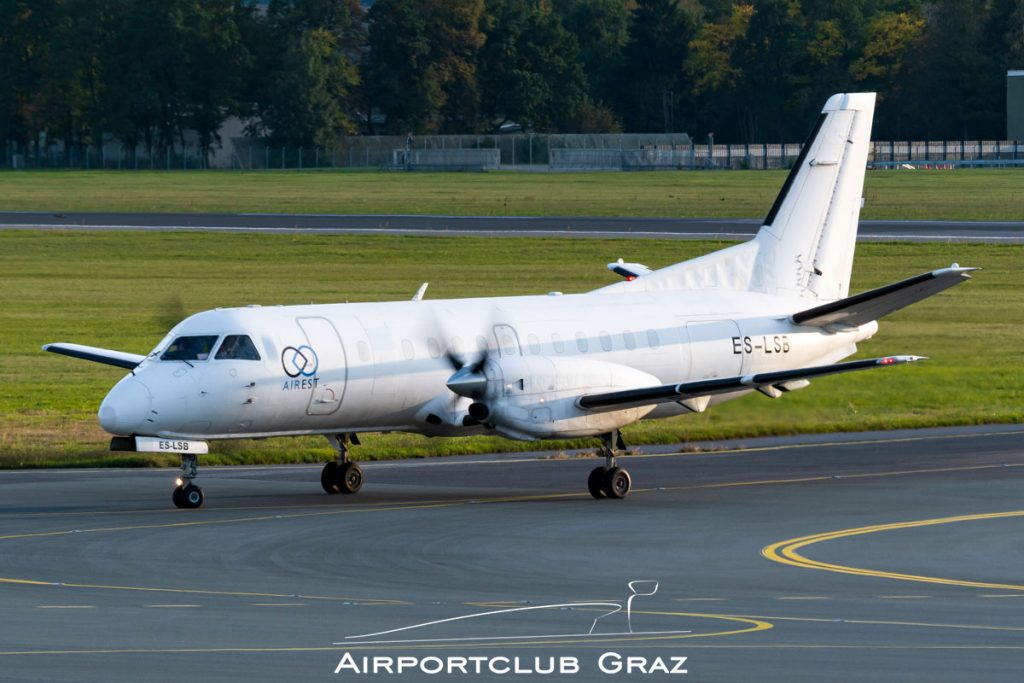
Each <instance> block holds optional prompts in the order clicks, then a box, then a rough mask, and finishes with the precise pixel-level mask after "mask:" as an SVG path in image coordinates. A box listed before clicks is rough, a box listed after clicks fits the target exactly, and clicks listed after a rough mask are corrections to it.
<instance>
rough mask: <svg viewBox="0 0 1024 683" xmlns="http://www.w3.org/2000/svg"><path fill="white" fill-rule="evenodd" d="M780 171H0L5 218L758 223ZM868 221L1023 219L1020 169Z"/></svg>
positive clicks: (937, 180) (938, 181) (874, 195)
mask: <svg viewBox="0 0 1024 683" xmlns="http://www.w3.org/2000/svg"><path fill="white" fill-rule="evenodd" d="M784 179H785V171H720V172H716V171H710V172H709V171H672V172H649V173H648V172H638V173H510V172H497V173H381V172H377V171H365V170H360V171H255V172H241V171H172V172H160V171H123V172H118V171H92V172H90V171H3V172H0V211H40V210H44V211H55V212H60V211H160V212H163V211H169V212H228V213H241V212H271V213H368V214H379V213H387V214H440V215H481V216H534V215H537V216H541V215H543V216H560V215H567V216H633V217H644V216H691V217H729V218H755V217H761V216H764V215H765V214H766V213H767V211H768V208H769V207H770V206H771V203H772V201H773V200H774V198H775V195H776V193H777V192H778V190H779V187H780V186H781V185H782V182H783V180H784ZM865 196H866V199H867V202H866V206H865V209H864V212H863V217H864V218H868V219H871V218H878V219H892V220H901V219H921V220H1015V221H1019V220H1024V170H1005V169H970V170H958V171H924V170H922V171H871V172H869V173H868V176H867V181H866V187H865Z"/></svg>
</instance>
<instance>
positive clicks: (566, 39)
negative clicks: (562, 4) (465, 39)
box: [481, 0, 586, 132]
mask: <svg viewBox="0 0 1024 683" xmlns="http://www.w3.org/2000/svg"><path fill="white" fill-rule="evenodd" d="M488 13H489V17H490V25H489V28H488V31H487V43H486V44H485V46H484V49H483V51H482V52H481V62H482V68H481V71H482V74H481V82H482V86H483V88H482V89H483V111H484V114H485V115H486V117H487V118H488V120H489V121H491V123H492V125H493V126H494V127H496V128H497V127H500V126H501V125H502V124H504V123H506V122H515V123H518V124H520V125H521V126H523V128H526V129H529V130H535V131H543V132H549V131H550V132H553V131H557V130H566V129H567V128H568V127H569V126H570V124H571V122H573V121H574V120H576V117H577V116H578V114H579V113H580V107H581V106H583V103H584V102H585V98H586V78H585V76H584V73H583V67H582V64H581V63H580V61H579V44H578V43H577V41H576V38H575V36H573V34H571V33H569V32H568V31H566V30H565V28H564V27H563V26H562V24H561V21H559V18H558V16H557V15H555V14H554V12H553V11H552V8H551V5H550V4H549V3H548V2H546V0H531V1H529V2H523V1H521V0H493V1H492V2H490V3H488Z"/></svg>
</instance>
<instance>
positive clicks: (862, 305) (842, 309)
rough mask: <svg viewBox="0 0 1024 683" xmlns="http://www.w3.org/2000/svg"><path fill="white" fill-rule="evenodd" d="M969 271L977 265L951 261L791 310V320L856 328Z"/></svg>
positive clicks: (924, 296) (967, 277)
mask: <svg viewBox="0 0 1024 683" xmlns="http://www.w3.org/2000/svg"><path fill="white" fill-rule="evenodd" d="M972 270H977V268H961V267H960V266H959V265H957V264H956V263H954V264H953V265H952V266H950V267H949V268H941V269H939V270H933V271H932V272H930V273H923V274H921V275H917V276H915V277H912V278H907V279H906V280H903V281H901V282H896V283H893V284H891V285H886V286H884V287H879V288H878V289H872V290H870V291H868V292H862V293H860V294H856V295H854V296H851V297H847V298H845V299H840V300H839V301H833V302H832V303H828V304H823V305H821V306H815V307H814V308H808V309H807V310H806V311H800V312H799V313H794V314H793V315H792V316H791V317H790V319H791V320H792V321H793V322H794V323H795V324H797V325H811V326H814V327H829V326H832V325H835V326H842V327H859V326H860V325H863V324H864V323H869V322H871V321H872V320H878V319H879V318H881V317H882V316H885V315H889V314H890V313H892V312H893V311H898V310H899V309H901V308H903V307H904V306H909V305H910V304H914V303H917V302H918V301H921V300H922V299H927V298H928V297H930V296H932V295H933V294H938V293H939V292H941V291H942V290H944V289H948V288H950V287H952V286H953V285H958V284H960V283H961V282H963V281H964V280H970V279H971V276H970V275H968V273H969V272H970V271H972Z"/></svg>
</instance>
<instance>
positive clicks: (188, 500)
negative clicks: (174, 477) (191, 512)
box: [171, 484, 203, 508]
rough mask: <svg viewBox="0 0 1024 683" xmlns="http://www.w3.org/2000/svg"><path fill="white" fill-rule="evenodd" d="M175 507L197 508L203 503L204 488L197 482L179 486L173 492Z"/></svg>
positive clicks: (172, 498) (172, 497)
mask: <svg viewBox="0 0 1024 683" xmlns="http://www.w3.org/2000/svg"><path fill="white" fill-rule="evenodd" d="M171 500H173V501H174V505H175V507H179V508H197V507H199V506H200V505H202V504H203V490H202V489H201V488H199V487H198V486H196V485H195V484H187V485H185V486H178V487H177V488H175V489H174V493H172V494H171Z"/></svg>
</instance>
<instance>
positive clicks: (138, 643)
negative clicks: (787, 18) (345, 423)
mask: <svg viewBox="0 0 1024 683" xmlns="http://www.w3.org/2000/svg"><path fill="white" fill-rule="evenodd" d="M741 446H743V448H740V447H741ZM711 447H712V448H714V449H715V450H714V451H712V452H706V453H699V454H693V453H691V454H673V453H671V452H665V451H666V450H670V449H653V450H647V451H644V453H643V454H641V455H636V456H630V457H628V458H623V459H622V460H621V461H620V464H623V465H625V466H627V467H628V468H629V470H630V471H631V473H632V475H633V480H634V487H635V488H634V491H633V493H632V494H631V495H630V496H629V498H627V499H626V500H622V501H595V500H592V499H591V498H590V497H589V495H587V494H586V493H585V492H584V479H585V477H586V475H587V473H588V472H589V470H590V469H591V468H592V467H593V466H594V465H595V464H596V463H597V461H596V460H593V459H589V458H584V457H561V458H559V457H554V456H553V455H552V454H526V455H507V456H494V457H470V458H449V459H443V460H418V461H404V462H395V463H388V462H380V463H369V464H367V465H366V467H365V471H366V480H367V483H366V485H365V486H364V488H363V490H362V492H361V493H359V494H358V495H356V496H344V497H343V496H327V495H325V494H323V493H322V492H321V491H320V488H319V482H318V476H319V468H318V467H317V466H295V467H238V468H203V469H201V470H200V479H199V481H200V482H201V483H202V485H203V486H204V489H205V491H206V495H207V502H206V505H205V506H204V507H203V508H201V509H199V510H176V509H174V508H172V507H171V503H170V489H171V486H172V481H171V480H172V479H173V477H174V472H173V471H171V470H78V471H74V470H61V471H7V472H0V577H2V578H0V679H3V680H4V681H36V680H47V681H143V680H154V681H166V680H183V679H187V680H204V681H211V680H212V681H220V680H225V681H226V680H243V679H244V680H258V681H264V680H265V681H281V680H329V679H332V678H334V679H341V680H344V679H345V678H346V677H347V678H348V679H349V680H351V679H354V678H355V679H364V680H365V679H370V678H373V679H376V678H378V677H379V678H381V679H390V680H399V681H401V680H439V679H444V680H448V679H449V678H454V679H457V680H477V679H478V678H492V679H508V678H510V677H512V678H516V679H522V678H525V679H532V678H534V677H535V676H531V675H529V674H522V675H515V674H505V675H498V674H486V675H484V676H476V675H462V674H459V673H456V674H454V675H453V676H450V677H449V676H445V675H440V676H439V675H427V674H425V673H423V672H422V671H420V670H415V671H412V672H406V673H404V674H401V675H399V674H394V675H389V674H384V673H381V674H379V675H378V676H369V675H361V674H356V673H354V672H352V671H351V670H348V669H343V670H342V672H341V673H339V674H337V675H335V673H334V672H335V669H336V667H337V666H338V665H339V663H340V662H341V661H342V658H343V657H345V653H348V654H349V655H350V656H351V657H352V658H353V659H352V660H351V661H354V662H357V663H358V662H359V661H360V659H361V658H362V657H363V656H370V655H379V656H389V657H399V656H411V657H417V658H430V657H440V658H456V664H458V658H463V659H464V660H468V658H471V657H483V658H486V662H490V663H492V664H493V663H495V662H496V663H497V664H496V665H497V667H498V669H501V668H502V667H503V666H504V664H503V663H502V660H501V659H500V658H503V657H504V658H509V660H511V661H514V659H513V658H514V657H517V656H518V657H519V658H520V661H519V665H520V667H521V668H527V669H529V668H532V667H534V666H537V665H538V664H537V662H538V661H539V666H540V667H541V668H542V669H543V668H544V667H546V666H547V664H546V662H547V658H548V657H550V656H554V657H569V658H575V660H576V661H577V663H578V666H579V673H578V674H576V675H564V676H550V675H549V676H543V675H536V677H537V678H540V679H549V680H606V679H608V678H609V675H608V674H605V673H602V671H601V669H600V663H601V657H602V655H604V654H605V653H609V652H611V653H617V654H618V655H621V657H622V658H623V659H622V660H619V661H622V662H624V661H625V659H624V658H625V657H642V658H645V662H647V664H646V666H648V667H650V666H653V663H654V662H655V659H656V658H658V657H661V658H662V659H663V662H664V663H665V664H666V665H667V666H670V667H671V666H672V663H671V659H670V658H671V657H684V656H685V657H687V658H688V659H687V660H686V662H685V667H684V668H685V669H687V671H688V672H689V673H688V674H687V675H686V676H685V677H684V678H687V679H690V680H697V681H748V680H762V681H763V680H768V681H792V680H815V681H858V680H871V681H901V682H904V681H922V682H925V681H927V682H929V683H931V682H934V681H939V680H944V681H952V680H958V681H961V680H974V681H986V682H992V681H1019V680H1020V675H1021V674H1020V671H1021V662H1022V661H1024V531H1022V525H1024V426H1020V425H1012V426H992V427H975V428H963V429H960V428H957V429H942V430H929V431H923V432H895V433H876V434H853V435H829V436H822V437H804V438H801V439H796V440H778V439H775V440H761V441H756V440H755V441H747V442H744V443H742V444H740V443H723V444H716V445H711ZM639 580H643V581H645V583H637V584H634V585H633V590H630V588H629V587H628V586H627V584H628V582H630V581H639ZM655 581H656V582H657V586H656V587H655V584H654V583H653V582H655ZM631 596H633V598H632V600H630V597H631ZM567 603H571V604H570V605H568V606H567ZM550 606H554V607H550ZM524 608H532V609H524ZM485 612H486V613H491V612H494V613H493V614H487V615H486V616H482V617H471V615H479V614H481V613H485ZM604 615H607V616H604ZM459 617H471V618H463V619H460V618H459ZM595 620H596V621H595ZM432 622H437V623H432ZM355 636H362V637H355ZM381 641H387V642H381ZM496 658H498V659H496ZM535 658H539V660H535ZM423 661H425V662H428V668H429V667H432V666H434V665H435V663H434V661H432V660H430V661H428V660H423ZM437 661H440V662H442V664H446V663H449V664H450V662H451V659H439V660H437ZM635 661H639V660H635ZM615 662H616V660H615V658H614V657H611V658H606V659H605V660H604V663H605V666H606V667H609V666H611V667H614V665H615ZM488 665H489V664H485V666H488ZM485 672H486V669H485ZM650 677H652V678H653V679H655V680H661V679H664V678H665V674H652V675H651V676H650ZM632 678H634V679H640V680H643V679H647V678H649V676H643V675H639V674H637V675H634V676H633V677H632ZM670 680H671V679H670Z"/></svg>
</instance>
